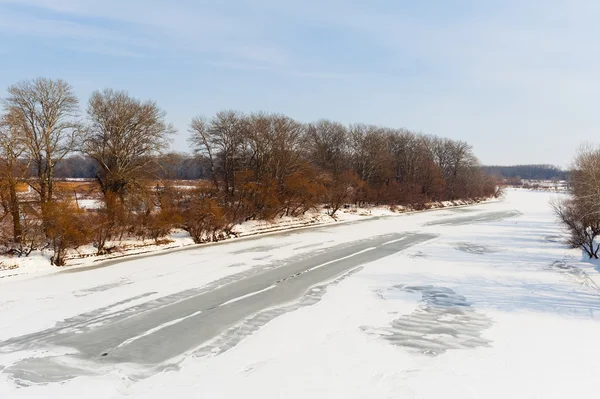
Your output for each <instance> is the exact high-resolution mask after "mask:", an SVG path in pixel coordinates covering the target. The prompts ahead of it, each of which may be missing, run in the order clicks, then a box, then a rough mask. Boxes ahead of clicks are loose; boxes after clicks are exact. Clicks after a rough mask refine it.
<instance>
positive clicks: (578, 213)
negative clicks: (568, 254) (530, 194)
mask: <svg viewBox="0 0 600 399" xmlns="http://www.w3.org/2000/svg"><path fill="white" fill-rule="evenodd" d="M551 206H552V208H553V209H554V213H555V214H556V215H557V216H558V218H559V219H560V221H561V222H562V223H563V224H564V225H565V226H566V228H567V230H568V231H569V241H568V243H569V245H571V247H573V248H581V249H582V250H583V251H584V252H585V253H586V254H587V255H588V257H589V258H590V259H592V258H593V259H598V252H600V244H597V243H596V238H597V237H598V235H600V215H598V214H596V213H590V212H588V211H587V209H585V208H583V207H582V204H581V203H578V202H577V200H576V199H555V200H554V201H553V202H551Z"/></svg>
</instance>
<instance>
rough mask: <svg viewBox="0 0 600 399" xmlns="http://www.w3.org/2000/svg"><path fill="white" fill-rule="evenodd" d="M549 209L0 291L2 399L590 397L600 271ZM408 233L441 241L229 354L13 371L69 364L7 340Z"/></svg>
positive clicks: (415, 217)
mask: <svg viewBox="0 0 600 399" xmlns="http://www.w3.org/2000/svg"><path fill="white" fill-rule="evenodd" d="M554 195H556V194H554ZM551 197H552V194H550V193H546V192H530V191H524V190H510V191H509V192H508V193H507V198H506V200H505V201H503V202H498V203H490V204H485V205H477V206H474V207H470V208H460V209H454V210H450V209H449V210H440V211H436V212H427V213H420V214H412V215H402V216H394V217H387V218H374V219H371V220H368V221H363V222H359V223H348V224H346V225H343V226H335V227H325V228H319V229H315V230H304V231H302V232H296V233H293V234H284V235H278V236H269V237H262V238H259V239H257V240H246V241H237V242H236V241H232V242H230V243H226V244H224V245H216V246H209V247H203V248H195V249H192V250H189V251H183V252H175V253H170V254H165V255H163V256H157V257H152V258H141V259H133V260H130V261H128V262H125V263H121V264H115V265H113V266H109V267H104V268H98V269H93V270H87V271H83V272H80V273H55V274H52V275H40V276H39V277H36V278H31V276H30V277H29V278H20V279H5V280H0V370H2V369H3V368H4V372H3V373H0V397H1V398H13V397H14V398H80V397H82V396H85V397H88V398H90V399H92V398H94V399H95V398H127V397H136V398H148V399H150V398H152V399H153V398H164V397H173V398H192V397H197V398H239V397H247V398H261V399H262V398H306V397H314V398H344V399H347V398H503V399H504V398H544V399H546V398H587V397H590V398H593V397H597V396H598V395H600V380H599V379H598V371H600V366H599V363H598V362H599V361H598V359H600V343H599V337H600V288H599V286H600V278H599V276H600V274H599V272H598V271H599V270H600V268H595V267H594V265H593V264H591V263H588V262H586V261H584V260H582V258H581V253H580V252H579V251H577V250H569V249H567V248H566V246H565V244H564V243H563V240H562V237H561V228H560V226H559V225H558V224H557V223H556V221H555V218H554V216H553V215H552V213H551V210H550V207H549V206H548V201H549V199H550V198H551ZM402 231H406V232H420V233H430V234H431V233H434V234H437V235H438V236H437V238H435V239H434V240H431V241H426V242H423V243H421V244H418V245H416V246H412V247H410V248H408V249H406V250H404V251H402V252H396V253H390V255H389V256H387V257H384V258H380V259H378V260H376V261H373V262H371V263H368V264H363V265H361V266H360V267H359V268H358V269H353V270H352V272H351V273H349V274H347V275H345V276H343V278H337V279H336V280H335V281H333V282H329V283H328V282H323V283H322V284H319V285H317V286H315V287H313V288H311V289H310V290H309V292H308V293H307V296H308V297H309V299H311V300H310V301H308V302H305V303H303V305H305V306H290V304H286V305H285V306H288V307H289V308H290V309H289V310H290V311H288V312H287V313H286V312H280V313H276V314H277V315H278V317H271V318H269V317H267V316H268V315H266V316H265V317H264V319H265V322H264V323H263V325H261V326H260V328H254V329H252V328H248V326H247V325H244V324H242V325H240V326H239V327H238V330H239V331H241V332H242V334H241V336H242V338H243V339H242V340H241V341H240V342H239V343H237V345H235V346H233V347H231V348H226V349H228V350H225V349H223V348H219V346H218V343H219V340H218V338H217V339H216V341H215V343H214V345H213V346H212V347H213V350H212V351H209V352H208V353H202V352H197V353H196V354H195V355H189V356H184V357H182V359H180V361H179V362H178V363H177V367H170V368H166V369H163V370H162V371H161V372H158V373H155V374H153V375H151V376H145V377H144V378H138V377H136V376H135V373H132V370H135V368H136V367H137V366H136V365H131V364H117V365H114V366H112V367H111V368H109V369H106V370H102V372H99V373H95V374H93V373H91V374H90V375H87V376H85V375H81V376H77V377H76V378H72V379H66V380H62V381H61V382H55V383H44V384H30V383H29V384H27V386H20V385H19V383H21V384H22V383H23V382H22V381H18V380H17V381H15V380H14V379H12V378H11V377H12V376H13V374H11V373H9V372H7V371H9V370H10V368H11V366H12V365H14V364H16V363H17V362H18V361H19V360H21V359H25V358H36V357H40V358H41V357H44V356H49V354H51V353H55V354H56V355H57V356H58V355H59V354H60V353H62V352H66V353H68V352H72V349H71V348H57V347H35V346H34V347H30V348H27V349H22V348H21V350H19V351H14V350H11V348H10V347H6V346H3V345H2V342H1V341H5V340H8V339H11V338H13V337H18V336H22V335H24V334H30V333H35V332H39V331H42V330H45V329H48V328H51V327H53V326H55V325H60V324H61V323H64V321H65V320H75V319H77V318H78V317H81V316H80V315H82V314H85V313H86V312H87V313H90V312H95V311H98V310H100V309H102V308H103V307H109V306H110V310H111V312H116V311H118V310H119V309H120V308H119V306H121V307H122V308H125V307H129V306H132V305H134V304H136V303H139V304H142V303H146V302H148V301H151V300H157V299H160V298H163V297H165V296H167V295H171V294H177V293H181V292H185V291H186V290H193V289H198V288H199V287H203V286H206V285H209V286H210V284H214V285H215V286H223V285H225V284H227V283H229V282H231V281H240V280H241V279H243V278H244V276H249V275H252V273H253V272H255V271H256V270H260V269H261V268H266V267H273V265H277V264H278V262H279V263H284V262H285V261H286V260H287V259H290V258H302V257H307V256H311V255H312V254H314V253H316V252H318V251H327V249H328V248H332V247H334V246H337V245H343V244H348V243H353V242H357V241H360V240H366V239H368V238H369V237H372V236H374V235H384V234H391V233H398V232H402ZM132 298H137V299H132ZM127 300H128V301H129V302H127V303H123V304H122V305H119V303H120V302H122V301H127ZM301 305H302V304H301ZM309 305H310V306H309ZM276 310H277V309H273V310H272V311H273V312H275V311H276ZM267 313H268V312H267ZM259 316H261V317H262V316H263V315H259ZM177 321H178V320H175V321H174V322H177ZM57 358H58V359H61V357H60V356H58V357H57ZM45 372H49V371H48V370H45Z"/></svg>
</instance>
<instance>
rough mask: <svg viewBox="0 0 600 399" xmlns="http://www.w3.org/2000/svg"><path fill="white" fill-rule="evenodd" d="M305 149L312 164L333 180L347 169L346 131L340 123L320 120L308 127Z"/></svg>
mask: <svg viewBox="0 0 600 399" xmlns="http://www.w3.org/2000/svg"><path fill="white" fill-rule="evenodd" d="M306 140H307V149H308V154H309V157H310V159H311V161H312V163H313V164H314V165H315V166H317V167H318V168H320V169H322V170H324V171H326V172H328V173H331V174H332V176H333V177H334V178H336V177H337V176H339V175H341V173H343V172H345V171H347V169H348V149H347V146H348V129H346V127H345V126H344V125H342V124H341V123H337V122H331V121H328V120H320V121H318V122H316V123H311V124H309V125H308V127H307V130H306Z"/></svg>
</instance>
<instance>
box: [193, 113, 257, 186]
mask: <svg viewBox="0 0 600 399" xmlns="http://www.w3.org/2000/svg"><path fill="white" fill-rule="evenodd" d="M246 129H247V118H246V117H245V115H243V114H241V113H239V112H236V111H223V112H219V113H217V115H215V117H214V118H212V119H211V120H210V121H206V120H204V119H203V118H194V119H193V120H192V123H191V125H190V133H191V134H192V136H191V137H190V143H191V144H192V145H193V146H194V150H195V151H196V152H197V153H199V154H202V155H204V156H206V157H207V158H208V159H209V162H210V169H211V174H212V179H213V182H214V184H215V187H216V188H217V189H219V188H220V184H219V180H221V181H222V182H223V189H224V191H225V194H226V195H227V196H228V197H233V196H234V195H235V189H236V184H235V181H236V179H235V175H236V172H237V171H239V167H240V158H241V154H242V152H243V143H244V136H245V135H246ZM219 178H220V179H219Z"/></svg>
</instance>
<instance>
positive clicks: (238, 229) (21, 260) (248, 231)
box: [0, 199, 493, 281]
mask: <svg viewBox="0 0 600 399" xmlns="http://www.w3.org/2000/svg"><path fill="white" fill-rule="evenodd" d="M489 201H493V200H488V201H487V202H489ZM470 203H473V201H462V200H461V201H443V202H434V203H431V204H428V205H427V206H428V207H429V208H431V209H433V210H435V209H440V208H448V207H461V206H466V205H469V204H470ZM78 204H79V206H80V207H82V208H87V209H94V208H98V207H100V205H101V204H100V202H99V200H97V199H79V200H78ZM412 212H413V211H412V209H409V208H403V207H395V209H391V208H390V207H388V206H371V207H365V208H358V207H350V208H348V209H340V210H339V211H338V212H337V213H336V215H335V216H334V217H331V216H329V215H328V214H327V210H326V209H319V210H316V211H309V212H307V213H306V214H304V215H301V216H298V217H291V216H284V217H280V218H276V219H274V220H270V221H265V220H249V221H246V222H244V223H241V224H239V225H236V226H234V228H233V229H232V236H231V237H229V238H228V239H239V238H246V237H253V236H258V235H266V234H271V233H278V232H282V231H286V230H297V229H302V228H310V227H315V226H324V225H333V224H340V223H349V222H355V221H358V220H364V219H367V218H376V217H385V216H396V215H399V214H410V213H412ZM200 245H206V244H195V243H194V241H193V239H192V238H191V237H190V235H189V234H188V233H187V232H186V231H184V230H181V229H175V230H173V231H172V232H171V233H170V234H169V235H168V236H167V237H165V240H164V243H159V244H157V243H156V242H155V241H154V240H151V239H146V240H141V239H137V238H134V237H129V238H125V239H123V240H122V241H107V242H106V243H105V247H115V248H118V249H117V250H116V251H115V252H114V253H111V254H105V255H97V254H96V253H97V249H96V248H95V247H94V246H92V245H91V244H90V245H85V246H81V247H79V248H77V249H76V250H74V251H71V252H70V255H68V256H67V266H68V267H69V268H77V267H89V266H92V265H98V264H99V263H102V262H105V261H111V260H114V259H120V258H124V257H131V256H136V255H147V254H153V253H163V254H164V253H169V252H170V251H172V250H178V249H182V248H183V247H194V246H196V247H198V246H200ZM209 245H210V244H209ZM51 256H52V251H51V250H49V249H46V250H40V251H33V252H32V253H31V254H30V255H29V256H23V257H16V256H0V281H2V279H12V280H15V279H17V278H23V277H25V278H28V277H31V276H39V275H43V274H52V273H56V272H59V271H61V270H60V268H57V267H54V266H52V265H51V264H50V258H51Z"/></svg>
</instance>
